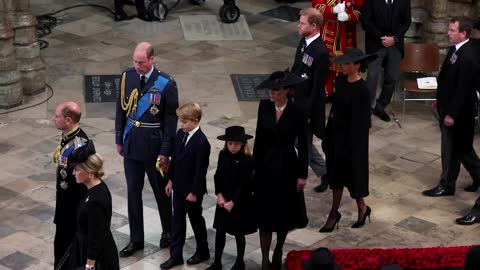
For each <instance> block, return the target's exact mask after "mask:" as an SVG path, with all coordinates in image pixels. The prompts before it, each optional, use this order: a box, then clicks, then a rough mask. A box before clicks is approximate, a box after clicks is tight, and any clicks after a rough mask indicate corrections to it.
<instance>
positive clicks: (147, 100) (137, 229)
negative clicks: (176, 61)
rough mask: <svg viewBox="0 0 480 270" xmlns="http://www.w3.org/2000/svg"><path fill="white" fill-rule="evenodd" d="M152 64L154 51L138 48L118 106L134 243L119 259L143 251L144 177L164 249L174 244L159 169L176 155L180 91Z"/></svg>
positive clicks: (144, 45) (147, 46) (124, 76)
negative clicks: (157, 218)
mask: <svg viewBox="0 0 480 270" xmlns="http://www.w3.org/2000/svg"><path fill="white" fill-rule="evenodd" d="M153 62H154V50H153V47H152V45H150V44H148V43H146V42H141V43H139V44H138V45H137V47H136V48H135V50H134V52H133V63H134V67H132V68H129V69H127V70H126V71H125V72H124V73H123V74H122V81H121V90H120V91H121V93H120V97H119V98H118V100H117V112H116V118H115V143H116V145H117V152H118V153H119V154H120V155H121V156H123V165H124V169H125V178H126V180H127V191H128V223H129V226H130V242H129V244H128V245H127V246H126V247H125V248H123V249H122V250H121V251H120V257H128V256H130V255H132V254H133V253H134V252H135V251H137V250H140V249H143V241H144V230H143V205H142V190H143V185H144V179H145V173H147V176H148V181H149V182H150V186H152V190H153V194H154V195H155V200H156V201H157V207H158V212H159V214H160V220H161V222H162V236H161V239H160V248H166V247H168V246H169V244H170V225H171V218H172V208H171V201H170V199H169V198H168V197H167V196H166V195H165V193H164V192H163V190H164V189H165V186H166V185H167V179H165V178H164V177H163V175H162V174H163V172H162V170H161V169H160V168H161V167H165V166H167V164H168V157H169V156H170V155H171V153H172V151H173V139H174V136H175V131H176V129H177V115H176V113H175V110H176V109H177V108H178V90H177V84H176V82H175V80H174V79H173V78H172V77H170V75H168V74H166V73H164V72H161V71H159V70H157V69H156V68H155V67H154V66H153ZM157 165H159V166H157ZM156 167H158V169H157V168H156Z"/></svg>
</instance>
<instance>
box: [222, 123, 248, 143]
mask: <svg viewBox="0 0 480 270" xmlns="http://www.w3.org/2000/svg"><path fill="white" fill-rule="evenodd" d="M251 138H253V136H252V135H248V134H245V129H244V128H243V127H241V126H231V127H227V128H226V129H225V134H224V135H220V136H218V137H217V139H219V140H222V141H234V142H243V141H246V140H249V139H251Z"/></svg>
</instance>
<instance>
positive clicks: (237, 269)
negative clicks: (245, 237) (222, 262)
mask: <svg viewBox="0 0 480 270" xmlns="http://www.w3.org/2000/svg"><path fill="white" fill-rule="evenodd" d="M230 270H245V262H244V261H243V260H242V261H235V263H234V264H233V266H232V268H230Z"/></svg>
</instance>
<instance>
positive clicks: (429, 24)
mask: <svg viewBox="0 0 480 270" xmlns="http://www.w3.org/2000/svg"><path fill="white" fill-rule="evenodd" d="M411 5H412V26H411V27H410V29H409V31H408V33H407V36H408V37H409V38H411V39H414V40H420V41H422V42H434V43H438V44H439V45H440V47H441V48H446V47H448V46H449V45H450V44H449V43H448V38H447V28H448V21H449V20H450V18H451V17H454V16H459V15H465V16H468V17H471V18H480V0H470V1H469V0H464V1H462V0H455V1H454V0H411Z"/></svg>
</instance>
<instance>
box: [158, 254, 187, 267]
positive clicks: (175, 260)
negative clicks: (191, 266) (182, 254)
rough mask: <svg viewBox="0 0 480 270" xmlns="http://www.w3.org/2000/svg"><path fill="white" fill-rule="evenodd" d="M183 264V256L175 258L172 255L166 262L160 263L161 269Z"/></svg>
mask: <svg viewBox="0 0 480 270" xmlns="http://www.w3.org/2000/svg"><path fill="white" fill-rule="evenodd" d="M182 264H183V258H174V257H170V259H168V260H167V261H166V262H164V263H162V264H160V268H161V269H170V268H173V267H175V266H177V265H182Z"/></svg>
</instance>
